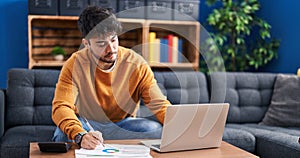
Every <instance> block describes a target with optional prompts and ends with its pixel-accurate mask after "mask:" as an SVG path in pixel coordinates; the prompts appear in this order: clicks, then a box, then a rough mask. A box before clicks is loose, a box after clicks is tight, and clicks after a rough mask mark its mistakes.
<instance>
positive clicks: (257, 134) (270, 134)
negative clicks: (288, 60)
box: [0, 69, 300, 158]
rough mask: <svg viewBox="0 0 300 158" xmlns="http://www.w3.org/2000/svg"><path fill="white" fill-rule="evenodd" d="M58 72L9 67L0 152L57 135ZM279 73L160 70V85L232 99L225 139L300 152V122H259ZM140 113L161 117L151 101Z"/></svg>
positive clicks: (251, 147) (198, 97)
mask: <svg viewBox="0 0 300 158" xmlns="http://www.w3.org/2000/svg"><path fill="white" fill-rule="evenodd" d="M58 76H59V71H58V70H28V69H11V70H10V71H9V72H8V87H7V89H6V90H0V112H1V114H0V158H7V157H22V158H23V157H28V155H29V143H30V142H39V141H50V140H51V137H52V134H53V131H54V129H55V125H54V123H53V122H52V120H51V102H52V99H53V95H54V91H55V84H56V82H57V79H58ZM276 76H277V75H276V74H271V73H213V74H211V75H209V76H206V75H204V74H203V73H201V72H186V71H185V72H176V73H174V72H155V78H156V80H157V82H158V85H159V87H160V88H161V90H162V92H163V93H164V94H165V95H166V96H167V97H168V99H169V100H170V101H171V103H172V104H180V103H208V102H228V103H230V110H229V114H228V119H227V123H226V127H225V131H224V135H223V140H224V141H227V142H229V143H231V144H233V145H235V146H238V147H240V148H242V149H244V150H247V151H249V152H251V153H253V154H255V155H258V156H260V157H265V158H269V157H270V158H276V157H278V158H279V157H289V158H291V157H299V155H300V145H299V144H298V143H297V139H298V136H300V128H299V127H275V126H265V125H259V124H258V123H259V122H261V120H262V119H263V117H264V115H265V113H266V111H267V110H268V107H269V104H270V100H271V98H272V94H273V86H274V82H275V79H276ZM299 95H300V94H299ZM138 117H146V118H149V119H152V120H155V117H153V115H152V114H151V113H150V112H149V110H148V109H147V108H146V107H145V106H141V108H140V110H139V112H138ZM124 139H126V138H124Z"/></svg>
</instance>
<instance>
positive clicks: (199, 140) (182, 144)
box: [141, 103, 229, 152]
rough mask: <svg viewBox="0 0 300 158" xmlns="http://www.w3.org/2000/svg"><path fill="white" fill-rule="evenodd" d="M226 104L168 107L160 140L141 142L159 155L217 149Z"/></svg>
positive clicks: (225, 112)
mask: <svg viewBox="0 0 300 158" xmlns="http://www.w3.org/2000/svg"><path fill="white" fill-rule="evenodd" d="M228 109H229V104H228V103H216V104H181V105H172V106H168V107H167V110H166V114H165V120H164V126H163V129H162V137H161V139H153V140H144V141H141V143H142V144H144V145H145V146H147V147H150V148H151V149H153V150H156V151H158V152H170V151H180V150H193V149H204V148H217V147H220V145H221V142H222V137H223V132H224V127H225V122H226V119H227V113H228Z"/></svg>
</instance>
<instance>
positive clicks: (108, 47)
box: [106, 42, 114, 53]
mask: <svg viewBox="0 0 300 158" xmlns="http://www.w3.org/2000/svg"><path fill="white" fill-rule="evenodd" d="M106 52H107V53H108V52H114V45H113V43H112V42H109V43H108V45H107V46H106Z"/></svg>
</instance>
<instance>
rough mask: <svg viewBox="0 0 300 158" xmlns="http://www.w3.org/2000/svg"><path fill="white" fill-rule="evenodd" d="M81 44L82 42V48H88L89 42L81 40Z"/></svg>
mask: <svg viewBox="0 0 300 158" xmlns="http://www.w3.org/2000/svg"><path fill="white" fill-rule="evenodd" d="M81 42H82V44H83V45H84V47H86V48H88V46H89V41H88V40H87V39H85V38H83V39H82V41H81Z"/></svg>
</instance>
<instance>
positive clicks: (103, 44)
mask: <svg viewBox="0 0 300 158" xmlns="http://www.w3.org/2000/svg"><path fill="white" fill-rule="evenodd" d="M97 45H98V46H99V47H104V46H105V45H106V42H100V43H98V44H97Z"/></svg>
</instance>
